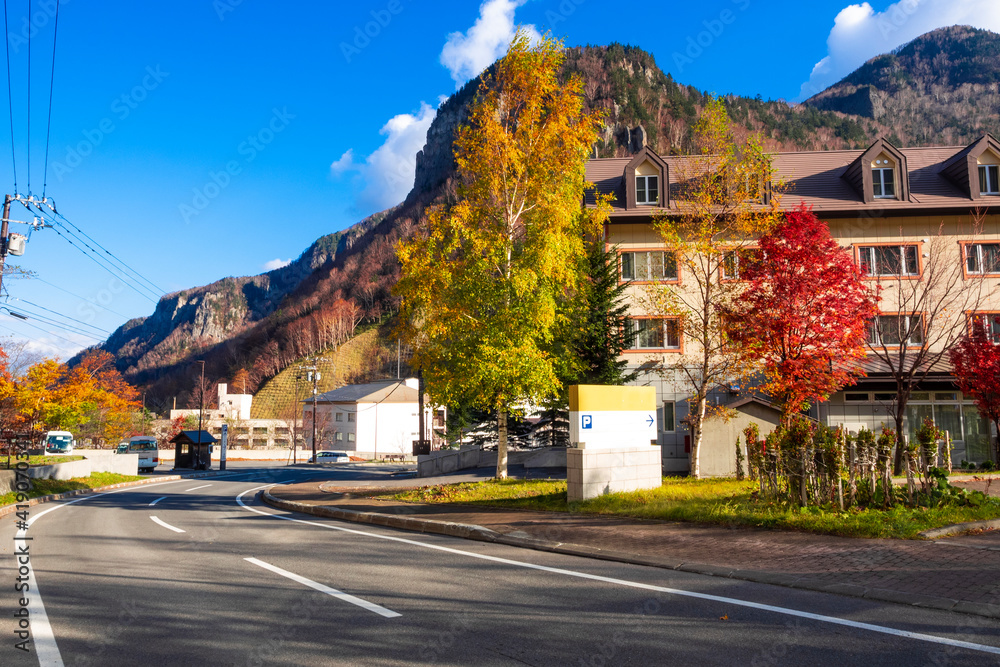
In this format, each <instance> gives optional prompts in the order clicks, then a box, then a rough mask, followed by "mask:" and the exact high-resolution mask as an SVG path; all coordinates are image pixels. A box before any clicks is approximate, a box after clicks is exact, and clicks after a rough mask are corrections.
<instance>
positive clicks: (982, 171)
mask: <svg viewBox="0 0 1000 667" xmlns="http://www.w3.org/2000/svg"><path fill="white" fill-rule="evenodd" d="M976 162H977V166H978V167H979V194H981V195H1000V158H997V156H996V155H995V154H994V153H993V151H992V150H985V151H983V152H982V154H980V156H979V157H978V158H977V159H976Z"/></svg>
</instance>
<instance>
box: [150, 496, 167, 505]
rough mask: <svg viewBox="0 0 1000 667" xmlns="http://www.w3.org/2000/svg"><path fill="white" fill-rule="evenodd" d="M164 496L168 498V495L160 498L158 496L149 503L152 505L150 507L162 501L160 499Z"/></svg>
mask: <svg viewBox="0 0 1000 667" xmlns="http://www.w3.org/2000/svg"><path fill="white" fill-rule="evenodd" d="M164 498H166V496H160V497H159V498H157V499H156V500H154V501H153V502H151V503H149V506H150V507H152V506H153V505H155V504H156V503H158V502H160V501H161V500H163V499H164Z"/></svg>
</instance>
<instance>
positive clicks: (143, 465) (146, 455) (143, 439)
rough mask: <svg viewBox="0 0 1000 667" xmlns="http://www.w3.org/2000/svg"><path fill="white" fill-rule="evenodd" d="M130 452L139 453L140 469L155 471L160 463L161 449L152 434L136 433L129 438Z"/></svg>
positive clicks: (142, 470) (141, 470)
mask: <svg viewBox="0 0 1000 667" xmlns="http://www.w3.org/2000/svg"><path fill="white" fill-rule="evenodd" d="M128 453H129V454H138V455H139V471H140V472H153V469H154V468H156V466H157V465H159V463H160V449H159V447H158V446H157V443H156V438H154V437H153V436H151V435H134V436H132V437H131V438H129V439H128Z"/></svg>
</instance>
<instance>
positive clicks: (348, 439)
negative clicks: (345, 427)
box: [347, 433, 354, 442]
mask: <svg viewBox="0 0 1000 667" xmlns="http://www.w3.org/2000/svg"><path fill="white" fill-rule="evenodd" d="M347 442H354V434H353V433H348V434H347Z"/></svg>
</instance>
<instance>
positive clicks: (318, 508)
mask: <svg viewBox="0 0 1000 667" xmlns="http://www.w3.org/2000/svg"><path fill="white" fill-rule="evenodd" d="M259 497H260V499H261V500H262V501H263V502H264V503H266V504H267V505H270V506H271V507H274V508H276V509H282V510H287V511H290V512H301V513H303V514H311V515H313V516H321V517H326V518H330V519H341V520H343V521H353V522H355V523H368V524H373V525H379V526H387V527H390V528H400V529H402V530H412V531H416V532H421V533H435V534H438V535H448V536H450V537H461V538H464V539H470V540H477V541H480V542H493V543H495V544H503V545H506V546H512V547H519V548H522V549H532V550H534V551H548V552H552V553H558V554H564V555H568V556H582V557H584V558H595V559H598V560H606V561H613V562H617V563H629V564H633V565H646V566H649V567H658V568H661V569H665V570H676V571H678V572H689V573H692V574H701V575H705V576H711V577H721V578H724V579H736V580H740V581H750V582H753V583H760V584H770V585H774V586H783V587H785V588H796V589H800V590H809V591H818V592H820V593H833V594H835V595H846V596H848V597H855V598H862V599H865V600H876V601H879V602H890V603H893V604H902V605H909V606H912V607H923V608H929V609H939V610H942V611H953V612H957V613H961V614H970V615H974V616H985V617H987V618H1000V605H991V604H985V603H979V602H970V601H966V600H954V599H952V598H943V597H934V596H929V595H920V594H918V593H906V592H903V591H894V590H891V589H885V588H866V587H864V586H856V585H853V584H828V583H814V582H811V581H809V580H808V579H806V578H805V577H801V576H799V575H795V574H788V573H784V572H765V571H758V570H740V569H738V568H732V567H721V566H718V565H708V564H704V563H688V562H677V561H676V560H674V561H671V560H669V559H667V558H658V557H650V556H643V555H639V554H630V553H626V552H620V551H608V550H605V549H598V548H596V547H590V546H586V545H582V544H571V543H568V542H548V541H545V540H536V539H534V538H530V537H518V536H515V535H504V534H501V533H498V532H496V531H494V530H490V529H489V528H484V527H483V526H477V525H474V524H464V523H454V522H450V521H437V520H435V519H419V518H416V517H412V516H399V515H394V514H382V513H379V512H359V511H357V510H347V509H340V508H332V507H326V506H323V505H311V504H308V503H300V502H295V501H292V500H283V499H281V498H277V497H275V496H273V495H271V493H270V492H269V491H268V490H266V489H265V490H263V491H261V492H260V494H259Z"/></svg>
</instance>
